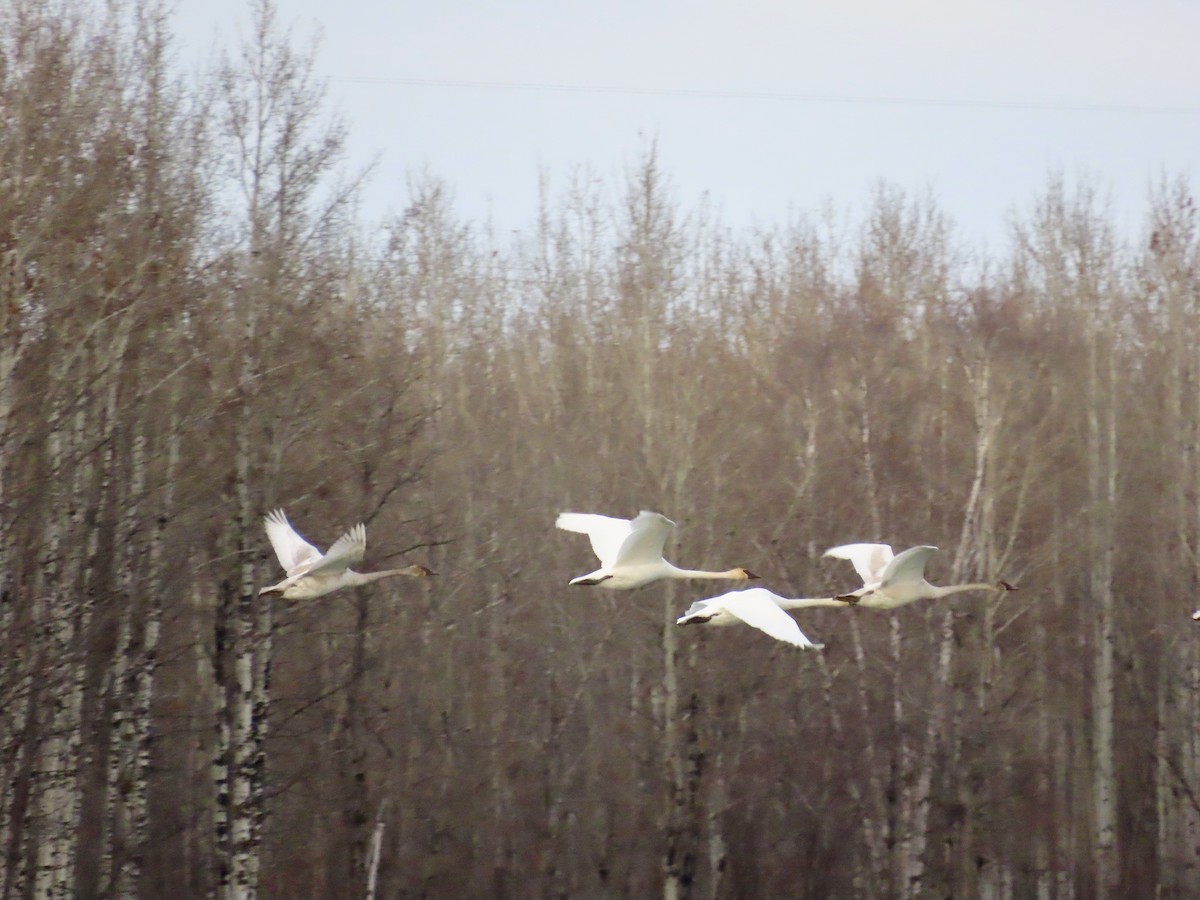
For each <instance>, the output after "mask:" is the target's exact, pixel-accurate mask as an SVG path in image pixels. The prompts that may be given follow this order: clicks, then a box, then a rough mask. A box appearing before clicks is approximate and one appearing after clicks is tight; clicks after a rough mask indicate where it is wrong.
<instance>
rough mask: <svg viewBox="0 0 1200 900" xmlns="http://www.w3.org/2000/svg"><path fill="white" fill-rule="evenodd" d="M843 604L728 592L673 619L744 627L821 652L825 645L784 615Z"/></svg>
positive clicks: (765, 593)
mask: <svg viewBox="0 0 1200 900" xmlns="http://www.w3.org/2000/svg"><path fill="white" fill-rule="evenodd" d="M846 605H847V604H846V602H845V601H841V600H834V599H832V598H822V599H817V598H812V599H807V598H806V599H799V598H798V599H789V598H787V597H780V596H779V595H778V594H776V593H773V592H771V591H768V590H767V589H766V588H761V587H760V588H750V589H749V590H743V591H730V592H729V593H728V594H722V595H721V596H719V597H713V598H712V599H711V600H697V601H696V602H695V603H693V604H692V605H691V606H690V607H689V608H688V611H687V612H685V613H684V614H683V615H682V616H680V617H679V618H678V619H676V620H675V624H676V625H700V624H708V625H736V624H737V623H738V622H745V623H746V624H747V625H752V626H753V627H755V628H757V629H759V630H760V631H765V632H766V633H767V634H769V635H770V636H771V637H773V638H776V639H778V640H781V641H786V642H787V643H789V644H792V645H793V646H796V647H804V648H809V647H811V648H813V649H814V650H820V649H821V648H822V647H824V646H825V645H824V644H814V643H813V642H812V641H810V640H809V639H808V637H807V636H806V635H805V634H804V632H803V631H801V630H800V626H799V625H797V624H796V620H795V619H793V618H792V617H791V616H789V615H788V614H787V613H785V612H784V610H785V609H798V608H800V607H802V606H846Z"/></svg>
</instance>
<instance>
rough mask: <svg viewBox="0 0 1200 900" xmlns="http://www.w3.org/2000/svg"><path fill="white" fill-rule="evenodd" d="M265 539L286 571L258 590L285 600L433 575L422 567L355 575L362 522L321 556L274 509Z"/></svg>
mask: <svg viewBox="0 0 1200 900" xmlns="http://www.w3.org/2000/svg"><path fill="white" fill-rule="evenodd" d="M266 528H267V537H268V538H270V539H271V546H272V547H274V548H275V555H276V556H278V557H279V562H280V564H281V565H282V566H283V568H284V571H285V572H287V578H285V579H283V581H281V582H279V584H273V585H271V586H270V587H265V588H263V589H262V590H261V591H259V592H258V593H259V595H260V596H261V595H263V594H280V595H282V596H283V597H285V598H287V599H288V600H311V599H312V598H314V597H321V596H323V595H325V594H328V593H330V592H332V591H336V590H339V589H341V588H344V587H357V586H358V585H360V584H370V583H371V582H372V581H378V580H379V579H380V578H390V577H392V576H393V575H416V576H426V575H433V574H435V573H433V572H431V571H429V569H427V568H425V567H424V566H406V567H404V568H403V569H384V570H383V571H381V572H367V573H362V572H355V571H352V570H351V568H350V566H353V565H357V564H358V563H360V562H362V560H363V555H364V554H365V553H366V550H367V529H366V526H364V525H363V524H362V523H361V522H360V523H359V524H357V525H355V526H354V527H353V528H351V529H350V530H349V531H347V532H346V533H345V534H343V535H342V536H341V537H340V538H338V539H337V540H336V541H334V542H333V546H332V547H330V548H329V552H328V553H326V554H325V555H324V556H322V555H321V551H320V550H318V549H317V548H316V547H314V546H313V545H312V544H310V543H309V542H308V541H306V540H304V538H302V537H300V535H298V534H296V531H295V529H293V528H292V526H291V524H290V523H289V522H288V520H287V516H285V515H284V514H283V510H282V509H277V510H275V511H274V512H272V513H271V514H270V515H268V516H267V517H266Z"/></svg>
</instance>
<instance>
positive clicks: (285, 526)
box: [265, 509, 321, 576]
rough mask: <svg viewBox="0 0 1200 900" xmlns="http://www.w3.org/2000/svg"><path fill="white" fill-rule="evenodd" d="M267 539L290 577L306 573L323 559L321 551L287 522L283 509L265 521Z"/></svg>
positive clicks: (272, 513)
mask: <svg viewBox="0 0 1200 900" xmlns="http://www.w3.org/2000/svg"><path fill="white" fill-rule="evenodd" d="M265 524H266V529H267V537H268V538H269V539H270V541H271V546H272V547H274V548H275V555H276V556H277V557H279V564H280V565H281V566H283V571H285V572H287V574H288V575H289V576H292V575H299V574H301V573H303V572H306V571H307V570H308V569H309V568H311V567H312V566H313V565H314V564H315V563H317V562H319V561H320V559H321V551H320V550H318V549H317V548H316V547H314V546H313V545H312V544H310V543H309V542H308V541H306V540H305V539H304V538H302V537H300V535H298V534H296V530H295V529H294V528H292V525H291V523H290V522H288V520H287V516H286V515H284V513H283V510H282V509H276V510H272V511H271V513H270V514H269V515H268V516H267V517H266V520H265Z"/></svg>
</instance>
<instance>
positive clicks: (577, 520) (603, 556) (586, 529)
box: [554, 512, 633, 569]
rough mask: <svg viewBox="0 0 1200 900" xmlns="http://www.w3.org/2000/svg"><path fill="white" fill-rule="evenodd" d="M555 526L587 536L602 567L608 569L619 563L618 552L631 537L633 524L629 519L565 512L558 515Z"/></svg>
mask: <svg viewBox="0 0 1200 900" xmlns="http://www.w3.org/2000/svg"><path fill="white" fill-rule="evenodd" d="M554 525H555V527H557V528H561V529H562V530H563V531H574V532H576V533H577V534H586V535H587V536H588V538H589V539H590V540H591V542H592V551H593V552H594V553H595V554H596V558H597V559H599V560H600V565H601V567H603V568H605V569H607V568H611V567H612V564H613V563H615V562H616V561H617V551H618V550H620V549H621V542H622V541H624V540H625V538H627V537H629V532H630V530H631V528H632V525H633V523H632V522H630V521H629V520H628V519H618V518H615V517H613V516H601V515H597V514H595V513H575V512H565V513H559V514H558V519H557V520H556V521H555V522H554Z"/></svg>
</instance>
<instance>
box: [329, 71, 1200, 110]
mask: <svg viewBox="0 0 1200 900" xmlns="http://www.w3.org/2000/svg"><path fill="white" fill-rule="evenodd" d="M332 80H333V81H335V82H338V83H342V84H377V85H385V86H387V85H394V86H398V87H433V88H464V89H480V90H493V91H542V92H558V93H574V94H626V95H630V96H657V97H694V98H697V99H703V100H766V101H772V102H777V103H855V104H875V105H880V106H926V107H935V106H941V107H952V108H963V109H1012V110H1036V111H1045V112H1100V113H1121V114H1130V113H1134V114H1140V115H1197V114H1200V106H1152V105H1148V104H1134V103H1077V102H1070V101H1036V100H979V99H954V98H946V97H943V98H935V97H895V96H886V95H868V94H805V93H797V92H791V91H722V90H709V89H703V88H664V87H637V86H621V85H604V84H556V83H553V82H534V81H470V80H458V79H451V78H392V77H387V76H342V77H334V78H333V79H332Z"/></svg>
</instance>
